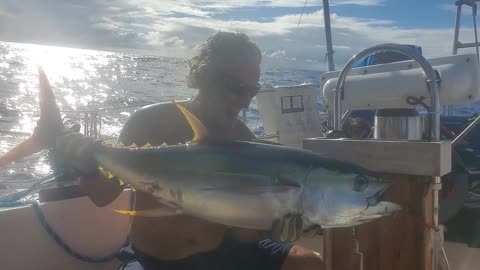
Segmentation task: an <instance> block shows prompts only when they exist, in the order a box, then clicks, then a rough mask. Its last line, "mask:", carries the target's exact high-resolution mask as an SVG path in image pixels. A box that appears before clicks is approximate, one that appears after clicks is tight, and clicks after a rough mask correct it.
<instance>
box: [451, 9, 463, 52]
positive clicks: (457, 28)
mask: <svg viewBox="0 0 480 270" xmlns="http://www.w3.org/2000/svg"><path fill="white" fill-rule="evenodd" d="M456 5H457V15H456V16H455V33H454V36H453V54H454V55H456V54H457V51H458V47H457V46H458V34H459V32H460V18H461V17H462V4H461V3H456Z"/></svg>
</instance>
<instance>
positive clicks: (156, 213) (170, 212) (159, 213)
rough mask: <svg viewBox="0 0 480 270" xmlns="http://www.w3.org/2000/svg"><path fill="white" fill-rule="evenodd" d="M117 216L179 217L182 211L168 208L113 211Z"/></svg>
mask: <svg viewBox="0 0 480 270" xmlns="http://www.w3.org/2000/svg"><path fill="white" fill-rule="evenodd" d="M115 212H117V213H119V214H124V215H128V216H139V217H168V216H175V215H180V214H182V213H183V211H181V210H179V209H173V208H170V207H161V208H152V209H145V210H136V211H135V210H115Z"/></svg>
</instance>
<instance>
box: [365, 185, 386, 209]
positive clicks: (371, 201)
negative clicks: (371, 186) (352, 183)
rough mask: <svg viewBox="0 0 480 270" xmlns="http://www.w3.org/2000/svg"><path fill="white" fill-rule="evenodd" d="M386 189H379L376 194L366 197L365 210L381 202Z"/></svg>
mask: <svg viewBox="0 0 480 270" xmlns="http://www.w3.org/2000/svg"><path fill="white" fill-rule="evenodd" d="M385 189H386V188H381V189H380V190H378V191H377V192H375V193H374V194H373V195H371V196H369V197H367V198H366V199H367V208H368V207H371V206H376V205H377V204H378V203H379V202H381V201H382V199H383V194H384V192H385Z"/></svg>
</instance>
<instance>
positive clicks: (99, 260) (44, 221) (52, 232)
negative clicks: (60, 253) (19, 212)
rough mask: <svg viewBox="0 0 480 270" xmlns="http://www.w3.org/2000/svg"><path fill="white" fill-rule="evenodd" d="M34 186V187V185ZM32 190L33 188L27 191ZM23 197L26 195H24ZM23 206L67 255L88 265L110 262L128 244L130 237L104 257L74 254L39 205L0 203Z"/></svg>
mask: <svg viewBox="0 0 480 270" xmlns="http://www.w3.org/2000/svg"><path fill="white" fill-rule="evenodd" d="M34 186H35V185H34ZM29 190H33V188H31V189H29ZM24 194H25V195H26V194H28V193H24ZM134 200H135V192H134V191H132V192H131V194H130V206H131V207H133V205H134ZM24 205H31V206H32V208H33V210H34V212H35V215H36V216H37V219H38V221H39V223H40V224H41V225H42V227H43V228H44V229H45V231H46V232H47V233H48V235H50V237H52V239H53V240H54V241H55V242H56V243H57V244H58V245H59V246H60V247H62V248H63V250H64V251H65V252H66V253H68V254H69V255H70V256H72V257H74V258H77V259H79V260H82V261H85V262H90V263H103V262H107V261H110V260H112V259H115V258H117V257H118V256H119V254H120V252H121V250H122V249H123V248H124V247H126V246H128V245H129V243H130V237H129V236H127V238H126V239H125V241H124V243H123V244H122V246H121V247H120V248H119V249H118V250H117V251H115V252H113V253H112V254H109V255H106V256H98V257H97V256H85V255H82V254H80V253H78V252H76V251H75V250H74V249H73V248H72V247H70V246H69V245H68V244H67V243H66V242H65V241H64V240H63V239H62V238H61V237H60V236H59V235H58V234H57V233H56V232H55V230H54V229H53V228H52V226H51V225H50V224H49V223H48V222H47V219H46V218H45V215H44V214H43V212H42V209H41V208H40V205H39V204H38V202H37V201H19V200H17V201H12V200H7V201H0V207H16V206H24Z"/></svg>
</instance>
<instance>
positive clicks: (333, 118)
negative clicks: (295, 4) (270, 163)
mask: <svg viewBox="0 0 480 270" xmlns="http://www.w3.org/2000/svg"><path fill="white" fill-rule="evenodd" d="M475 2H477V1H457V6H458V14H457V23H456V31H455V43H454V51H453V54H452V55H449V56H444V57H440V58H434V59H425V58H423V57H422V56H421V55H419V54H417V53H416V52H415V51H414V50H413V49H411V48H408V47H405V46H402V45H398V44H380V45H377V46H373V47H371V48H366V49H365V50H364V51H362V52H360V53H359V54H357V55H355V56H353V57H352V59H351V60H350V61H349V62H348V63H347V64H346V65H345V67H344V68H343V69H342V70H341V71H334V66H333V51H332V40H331V35H330V22H329V10H328V1H327V0H324V12H325V15H326V16H325V26H326V36H327V56H328V59H329V61H328V63H329V70H330V71H329V72H327V73H324V74H321V76H320V78H319V81H320V89H321V93H317V92H316V88H315V87H314V86H312V85H297V86H280V87H273V86H264V87H263V89H262V90H261V91H260V93H259V94H258V96H257V104H258V107H259V112H260V115H261V118H262V122H263V127H264V131H265V133H266V135H265V136H264V137H263V138H264V139H268V140H272V141H276V142H279V143H282V144H287V145H291V146H296V147H302V148H307V149H311V150H312V151H324V152H326V154H328V155H331V156H333V157H335V158H339V159H346V160H350V161H353V162H357V163H359V164H361V165H363V166H366V167H368V168H370V169H373V170H376V171H379V172H383V173H387V174H393V175H396V177H397V178H398V179H400V180H399V181H404V182H411V183H413V182H415V181H418V179H420V178H421V177H423V178H422V179H425V177H429V179H430V180H431V182H427V183H423V184H425V185H426V186H427V187H429V189H428V190H429V192H427V193H426V195H425V196H423V197H419V198H420V200H419V202H418V203H417V204H415V202H411V201H408V199H405V201H404V202H406V203H409V204H411V205H410V206H411V207H412V208H414V209H416V210H419V209H420V210H419V211H420V212H419V213H417V214H411V213H410V214H409V213H406V214H405V216H402V217H401V218H402V220H403V221H405V220H407V221H411V222H412V223H408V224H409V227H407V226H404V227H403V228H398V224H394V223H395V222H397V223H398V222H400V223H401V222H403V221H402V220H399V219H398V218H397V219H395V218H393V219H389V218H386V219H385V220H382V221H378V222H373V223H374V224H373V225H362V226H361V228H359V231H358V235H355V236H352V238H351V239H347V241H346V242H349V241H350V240H355V241H356V243H357V244H358V245H356V248H354V249H351V254H350V255H352V254H353V255H355V256H357V257H358V258H360V259H359V260H358V261H356V262H355V264H354V265H355V269H357V267H358V269H425V270H426V269H448V264H447V263H446V261H445V259H444V258H445V255H446V258H448V263H449V268H450V269H453V270H471V269H478V265H480V248H469V247H467V245H465V244H462V243H455V242H449V241H446V242H445V243H442V242H443V241H442V238H443V234H442V232H443V231H442V229H441V227H439V226H440V224H439V222H438V208H439V199H438V197H439V196H438V192H439V189H441V185H439V184H440V183H441V177H442V176H445V175H446V174H448V173H449V172H450V171H451V163H452V154H451V153H452V144H454V143H456V142H457V141H458V140H460V139H461V138H463V137H457V138H456V139H454V140H442V139H441V137H440V115H441V113H442V111H443V113H447V114H448V113H450V112H451V109H450V108H451V106H452V105H458V104H469V103H473V102H476V101H479V100H480V76H479V75H480V66H479V62H478V55H475V54H463V55H457V49H458V48H459V47H468V46H477V45H478V43H475V44H463V43H459V42H458V29H459V20H458V18H459V16H460V11H461V7H462V5H470V6H472V7H473V6H475V9H476V5H475ZM385 51H393V52H397V53H400V54H403V55H405V56H408V57H409V58H411V59H412V60H406V61H400V62H395V63H385V64H378V65H374V66H365V67H357V68H353V65H354V64H355V63H357V62H358V61H359V60H361V59H362V58H363V57H365V56H368V55H371V54H373V53H377V52H385ZM318 95H322V96H323V98H322V99H323V101H324V107H325V108H326V111H325V112H319V111H318V106H317V102H318ZM422 104H423V105H426V108H423V109H424V110H423V111H424V112H425V113H424V114H420V115H418V114H410V113H411V112H412V111H414V110H415V109H416V108H418V107H421V106H422ZM355 110H378V111H377V112H382V113H383V114H377V116H376V117H375V123H374V126H373V136H372V138H362V139H359V138H351V137H350V138H349V137H348V136H347V135H346V133H345V132H344V130H343V128H344V127H345V121H346V119H347V118H348V117H349V115H350V112H352V111H355ZM415 111H416V110H415ZM392 112H396V114H392ZM476 123H478V119H477V120H476V121H474V122H473V123H472V125H470V126H469V128H468V129H467V130H466V131H465V132H468V131H469V130H471V128H473V127H474V125H476ZM464 135H465V133H461V135H460V136H464ZM342 149H343V151H342ZM419 153H422V154H424V157H421V158H419V157H418V155H419ZM402 179H403V180H402ZM409 179H410V180H409ZM402 185H403V184H402V183H400V184H399V186H402ZM70 189H71V187H70ZM68 190H69V188H56V189H50V190H46V191H42V192H44V193H45V192H49V193H51V194H50V196H49V197H50V200H49V201H45V202H41V203H40V204H39V205H38V206H36V205H29V204H27V205H22V206H15V207H8V208H1V209H0V231H1V232H2V233H1V235H2V236H1V238H0V239H1V242H0V243H1V244H0V265H1V269H6V270H7V269H115V267H116V266H117V265H118V264H119V263H120V261H119V260H118V258H115V257H114V256H111V255H112V254H115V253H116V252H117V251H118V250H119V248H120V247H122V246H123V244H124V243H125V241H126V239H127V238H128V231H129V224H130V218H129V217H127V216H124V215H118V214H116V213H115V212H114V211H113V209H128V208H129V207H130V205H131V196H130V195H131V193H130V191H129V190H125V191H124V192H123V194H122V195H121V196H120V197H119V198H118V199H117V200H116V201H114V202H113V203H112V204H111V205H108V206H106V207H103V208H98V207H96V206H95V205H94V204H93V203H92V202H91V201H90V200H89V199H88V198H86V197H79V196H75V195H68V194H67V193H68ZM411 191H412V190H411ZM402 192H405V190H403V191H402ZM53 193H55V194H56V195H54V196H57V197H58V198H57V199H52V196H51V195H52V194H53ZM412 193H415V192H414V191H412ZM392 196H395V195H392ZM403 196H404V197H409V196H412V198H413V197H414V195H412V194H403ZM395 198H397V199H398V196H397V197H395ZM415 218H420V219H421V220H420V221H419V224H420V223H421V222H426V223H427V224H428V225H429V226H430V227H428V228H425V226H422V225H418V224H417V223H415ZM405 222H406V221H405ZM408 224H407V223H404V224H403V225H408ZM400 225H402V224H400ZM369 226H373V230H376V231H377V232H375V233H376V234H377V235H376V237H377V238H375V239H376V240H372V241H371V242H369V240H368V239H367V240H365V239H364V238H362V237H364V236H366V235H367V236H368V233H371V232H372V229H371V227H369ZM436 228H439V229H440V230H439V232H436V231H435V230H434V229H436ZM382 230H384V231H383V235H384V236H386V235H389V237H390V238H388V240H385V241H386V242H385V241H383V240H379V238H378V233H382V232H378V231H382ZM385 230H386V231H385ZM402 230H403V231H402ZM346 233H348V231H347V232H346V231H345V230H343V231H340V232H338V233H337V232H334V231H331V230H328V231H325V232H324V235H323V236H319V237H315V238H313V239H306V240H302V241H301V244H303V245H305V246H308V247H310V248H312V249H314V250H316V251H318V252H320V253H322V254H323V255H324V258H325V261H326V266H327V269H347V268H345V265H344V264H342V265H341V264H338V262H337V261H336V259H335V258H336V256H338V254H336V253H335V252H338V250H342V249H341V248H342V247H343V248H344V249H343V252H345V250H348V249H345V247H349V245H351V244H352V243H346V242H345V239H343V240H342V239H341V238H342V237H341V236H345V235H346ZM412 233H415V235H414V236H412V235H409V234H412ZM367 238H368V237H367ZM404 238H405V239H404ZM414 238H418V239H414ZM415 241H416V242H415ZM350 242H351V241H350ZM387 242H388V243H387ZM373 247H376V248H379V247H381V248H382V249H384V250H383V251H382V252H380V253H381V254H379V255H378V257H379V258H378V259H372V258H371V256H369V255H368V254H371V253H372V252H377V253H378V252H379V250H375V249H374V248H373ZM335 250H337V251H335ZM390 250H393V251H395V252H396V253H395V254H397V255H398V257H392V254H393V253H389V252H390ZM412 250H413V251H415V252H416V253H409V252H412ZM393 251H392V252H393ZM437 251H438V252H437ZM443 251H445V252H443ZM412 254H413V255H412ZM343 255H344V258H345V261H348V259H349V258H350V259H351V258H352V256H353V255H352V256H350V255H348V254H343ZM397 255H396V256H397ZM362 256H363V257H362ZM382 256H384V257H382ZM412 256H413V257H414V258H411V257H412ZM363 258H365V260H363ZM382 258H383V259H382ZM102 259H104V260H105V261H102ZM107 259H108V260H107ZM95 260H98V261H95ZM402 261H403V262H406V264H404V265H403V266H405V268H401V267H399V266H398V264H400V265H401V263H402ZM385 265H389V267H385ZM380 266H382V267H383V268H380ZM442 267H443V268H442Z"/></svg>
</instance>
